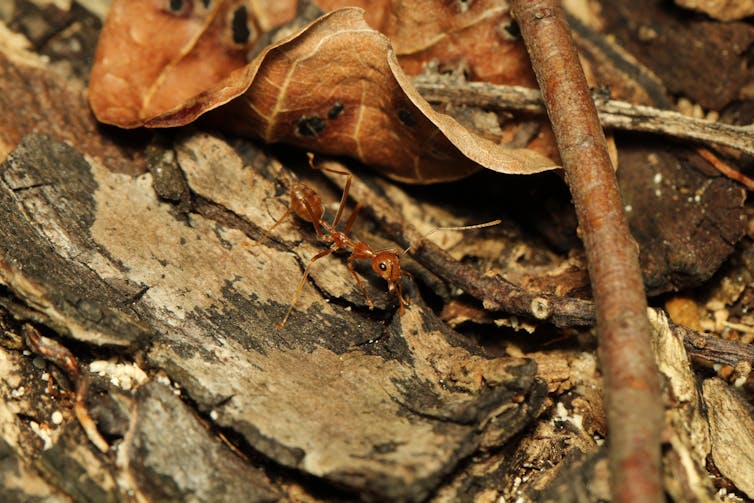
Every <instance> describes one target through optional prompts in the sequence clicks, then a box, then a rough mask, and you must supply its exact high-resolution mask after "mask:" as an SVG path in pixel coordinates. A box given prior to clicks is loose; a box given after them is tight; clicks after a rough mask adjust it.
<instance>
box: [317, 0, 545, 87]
mask: <svg viewBox="0 0 754 503" xmlns="http://www.w3.org/2000/svg"><path fill="white" fill-rule="evenodd" d="M316 3H317V4H318V5H319V6H320V7H322V8H323V9H325V10H333V9H336V8H339V7H346V6H358V7H363V8H364V9H366V11H367V14H366V20H367V22H368V23H369V25H370V26H372V27H373V28H375V29H377V30H379V31H380V32H382V33H384V34H385V35H386V36H387V37H388V38H390V41H391V43H392V44H393V47H394V49H395V53H396V55H397V56H398V60H399V61H400V62H401V66H402V67H403V70H404V71H405V72H406V73H408V74H409V75H415V74H418V73H420V72H421V71H422V68H423V67H424V65H425V64H426V63H427V62H428V61H431V60H437V61H438V62H439V64H440V67H450V68H463V69H465V70H466V71H467V74H468V78H469V79H470V80H479V81H485V82H491V83H495V84H508V85H520V86H528V87H536V85H537V81H536V79H535V78H534V72H533V71H532V69H531V64H530V63H529V57H528V56H527V54H526V48H525V47H524V44H523V41H522V40H521V38H520V37H519V36H518V31H517V27H516V25H515V23H514V22H513V19H512V17H511V15H510V9H509V6H508V2H507V1H505V0H476V1H474V2H463V1H453V2H448V1H447V0H412V1H405V0H384V1H380V2H375V1H372V0H358V1H357V0H317V2H316Z"/></svg>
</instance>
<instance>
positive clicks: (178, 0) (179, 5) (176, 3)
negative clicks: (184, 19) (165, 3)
mask: <svg viewBox="0 0 754 503" xmlns="http://www.w3.org/2000/svg"><path fill="white" fill-rule="evenodd" d="M170 10H172V11H173V12H181V10H183V0H170Z"/></svg>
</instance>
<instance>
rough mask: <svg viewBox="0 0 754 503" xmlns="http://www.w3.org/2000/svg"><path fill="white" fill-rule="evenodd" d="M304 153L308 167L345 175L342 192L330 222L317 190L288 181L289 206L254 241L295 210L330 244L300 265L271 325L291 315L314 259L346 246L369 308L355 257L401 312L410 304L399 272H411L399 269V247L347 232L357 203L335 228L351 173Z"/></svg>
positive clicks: (352, 270) (356, 278)
mask: <svg viewBox="0 0 754 503" xmlns="http://www.w3.org/2000/svg"><path fill="white" fill-rule="evenodd" d="M308 156H309V166H311V167H312V169H319V170H322V171H328V172H330V173H334V174H337V175H343V176H345V177H346V183H345V185H344V187H343V195H342V197H341V199H340V204H339V205H338V211H337V212H336V213H335V218H333V221H332V223H331V224H330V223H327V222H326V221H325V220H323V217H324V214H325V207H324V206H323V205H322V198H320V197H319V194H317V192H316V191H315V190H314V189H312V188H311V187H309V186H308V185H306V184H303V183H300V182H294V183H293V184H292V185H291V202H290V206H289V207H288V209H287V210H286V211H285V213H283V215H282V216H281V217H280V218H278V220H277V221H276V222H275V223H274V224H273V225H272V227H270V228H269V229H267V231H265V233H264V234H263V235H262V237H261V238H260V240H259V242H258V243H260V242H262V241H263V240H264V238H266V237H267V236H268V235H269V234H270V232H272V231H273V230H274V229H275V227H277V226H278V225H279V224H280V223H281V222H283V220H285V219H286V218H287V217H288V216H289V215H291V214H295V215H296V216H297V217H299V218H300V219H301V220H304V221H305V222H309V223H311V224H312V225H313V226H314V232H316V234H317V238H318V239H319V240H320V241H323V242H325V243H330V246H329V247H328V248H327V249H326V250H323V251H321V252H319V253H317V254H316V255H314V256H313V257H312V258H311V259H310V260H309V263H308V264H307V266H306V269H304V275H303V276H302V277H301V281H299V283H298V287H297V288H296V292H295V293H294V294H293V298H292V299H291V304H290V306H289V307H288V311H287V312H286V313H285V317H284V318H283V320H282V321H280V322H279V323H277V324H276V325H275V328H277V329H281V328H283V327H284V326H285V324H286V322H287V321H288V317H289V316H290V315H291V312H292V311H293V307H294V306H295V305H296V301H297V300H298V298H299V296H300V295H301V291H302V289H303V288H304V285H305V284H306V278H308V277H309V272H310V271H311V268H312V265H314V262H316V261H317V260H319V259H321V258H323V257H326V256H328V255H330V254H332V253H334V252H337V251H340V250H347V251H350V252H351V255H350V256H349V257H348V260H347V262H346V265H347V266H348V270H349V271H351V274H353V277H354V279H355V280H356V284H357V285H359V287H360V288H361V291H362V292H363V293H364V298H365V299H366V301H367V305H368V306H369V309H374V303H373V302H372V299H371V297H369V294H368V293H367V290H366V288H365V287H364V284H363V283H362V282H361V279H360V278H359V276H358V274H356V270H355V269H354V262H355V261H356V260H370V261H371V263H372V270H373V271H374V272H375V273H376V274H377V275H378V276H380V277H381V278H383V279H384V280H385V281H387V287H388V292H389V293H391V294H393V295H395V296H396V297H397V298H398V304H399V313H400V315H401V316H403V313H404V309H405V308H404V306H405V305H408V304H410V302H409V301H408V300H407V299H406V298H405V297H403V291H402V289H401V276H409V277H410V276H411V273H409V272H407V271H404V270H402V269H401V260H400V255H401V254H402V253H401V251H400V250H396V249H393V248H390V249H381V250H374V249H372V247H371V246H369V245H368V244H367V243H365V242H363V241H358V240H356V239H353V238H350V237H349V236H348V233H349V232H350V231H351V227H352V226H353V223H354V221H355V220H356V216H357V215H358V213H359V210H360V209H361V204H356V207H355V208H354V209H353V212H352V213H351V216H350V217H349V218H348V220H347V221H346V224H345V226H344V227H343V230H342V231H338V230H337V226H338V223H340V218H341V217H342V216H343V210H344V209H345V204H346V200H347V199H348V192H349V189H350V187H351V179H352V175H351V174H350V173H348V172H346V171H341V170H338V169H333V168H328V167H324V166H315V164H314V155H313V154H308ZM258 243H257V244H258Z"/></svg>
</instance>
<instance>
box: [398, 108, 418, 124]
mask: <svg viewBox="0 0 754 503" xmlns="http://www.w3.org/2000/svg"><path fill="white" fill-rule="evenodd" d="M398 118H399V119H400V120H401V122H402V123H403V124H405V125H406V126H408V127H414V126H416V119H414V116H413V115H411V112H409V111H408V110H406V109H405V108H400V109H398Z"/></svg>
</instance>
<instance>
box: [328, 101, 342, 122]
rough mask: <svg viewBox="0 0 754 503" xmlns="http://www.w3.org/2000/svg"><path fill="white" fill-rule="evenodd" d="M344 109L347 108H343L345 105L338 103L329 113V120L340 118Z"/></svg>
mask: <svg viewBox="0 0 754 503" xmlns="http://www.w3.org/2000/svg"><path fill="white" fill-rule="evenodd" d="M344 108H345V107H344V106H343V103H341V102H340V101H336V102H335V104H334V105H333V106H332V108H331V109H330V110H329V111H328V112H327V118H328V119H337V118H338V117H340V114H342V113H343V109H344Z"/></svg>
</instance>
